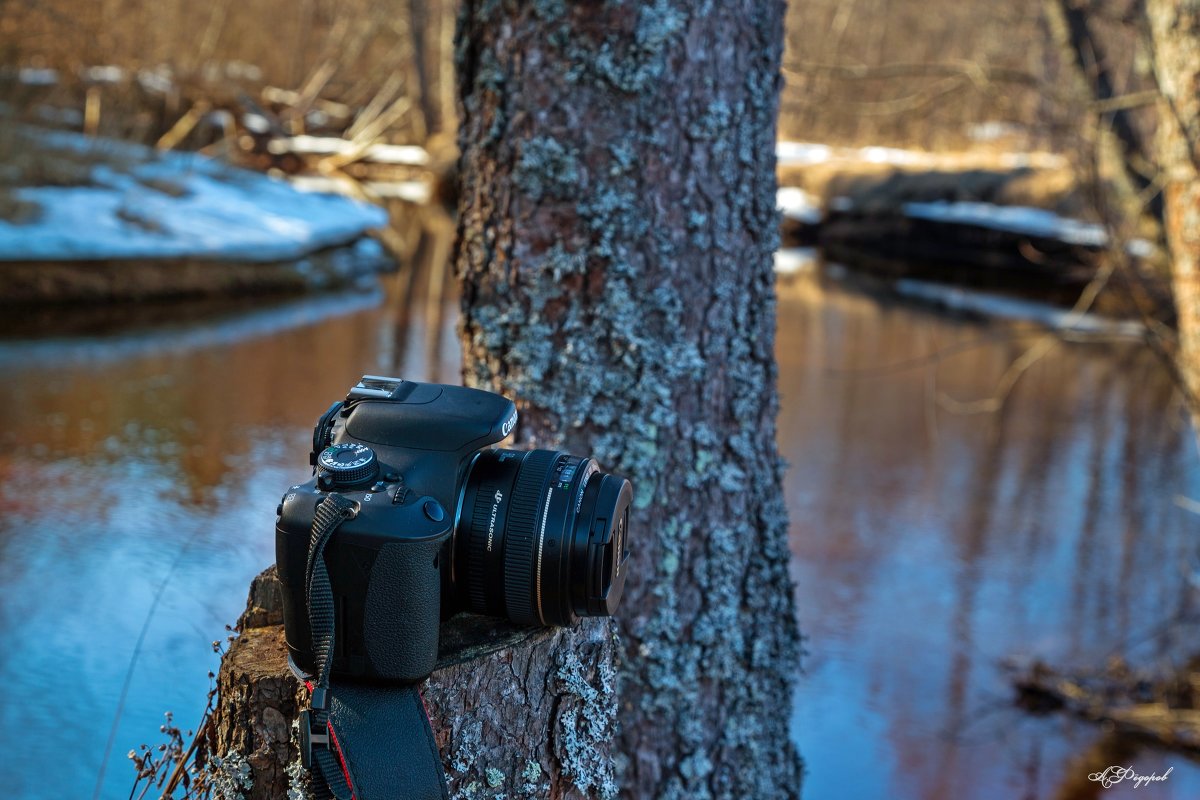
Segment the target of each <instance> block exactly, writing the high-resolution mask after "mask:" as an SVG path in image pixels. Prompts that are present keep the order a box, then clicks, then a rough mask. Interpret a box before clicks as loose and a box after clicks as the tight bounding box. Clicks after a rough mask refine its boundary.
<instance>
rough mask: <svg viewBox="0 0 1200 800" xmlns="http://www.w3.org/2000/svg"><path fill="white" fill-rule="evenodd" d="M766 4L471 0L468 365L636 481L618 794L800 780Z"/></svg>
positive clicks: (465, 47)
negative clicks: (793, 720)
mask: <svg viewBox="0 0 1200 800" xmlns="http://www.w3.org/2000/svg"><path fill="white" fill-rule="evenodd" d="M783 11H784V6H783V3H781V2H774V1H772V2H736V3H727V4H720V5H718V4H713V3H699V2H697V3H689V2H669V1H668V0H657V1H656V2H640V1H639V0H624V1H623V2H622V1H613V2H606V3H603V4H599V3H563V2H555V0H546V1H545V2H528V3H525V2H516V0H500V1H499V2H496V1H494V0H488V1H486V2H485V1H483V0H468V2H465V3H463V6H462V10H461V12H460V19H459V30H458V35H457V41H456V48H457V50H456V58H457V64H458V74H459V82H460V84H459V90H460V99H461V108H460V114H461V119H462V125H461V128H460V133H459V143H460V149H461V151H462V159H461V162H460V172H461V177H462V195H461V198H460V203H459V213H460V217H459V246H458V249H457V252H456V266H457V270H458V274H459V276H460V277H461V278H462V280H463V323H462V331H461V333H462V342H463V348H464V363H465V367H464V377H465V380H466V382H467V383H468V384H470V385H475V386H481V387H485V388H490V389H493V390H498V391H502V392H504V393H505V394H507V395H509V396H511V397H514V398H516V399H517V402H518V403H519V405H520V407H521V409H522V412H523V417H522V422H521V425H520V426H519V429H518V439H519V440H520V442H521V443H522V444H538V445H540V446H561V447H563V448H564V449H567V450H570V451H573V452H576V453H580V454H584V453H591V454H594V455H595V456H596V457H597V459H598V460H599V461H600V462H601V464H602V465H604V466H605V468H607V469H610V470H613V471H615V472H618V473H621V474H624V475H627V476H628V477H629V478H630V479H631V480H632V482H633V485H634V487H635V495H636V496H635V508H634V512H633V517H632V521H631V531H630V539H631V547H632V549H633V555H632V568H631V571H630V578H629V582H628V584H627V587H626V590H625V591H626V593H625V599H624V601H623V605H622V607H621V609H620V610H619V612H618V614H619V620H620V622H621V628H622V639H621V641H622V646H623V647H624V649H625V660H624V664H625V668H624V669H623V672H622V685H621V692H620V696H621V698H622V708H621V712H620V713H621V717H620V720H621V723H620V725H621V747H620V751H621V755H622V759H623V762H622V768H623V769H622V775H621V790H622V792H623V793H624V794H625V795H627V796H631V797H647V798H649V797H658V798H676V797H680V798H681V797H687V798H712V797H722V798H724V797H728V798H735V797H736V798H746V797H754V798H759V799H761V798H775V797H794V796H796V795H797V794H798V792H799V783H800V764H799V759H798V757H797V755H796V753H795V750H794V748H793V746H792V744H791V742H790V739H789V736H788V719H789V717H790V715H791V676H793V675H794V674H796V672H797V670H798V666H799V664H798V658H799V636H798V632H797V629H796V624H795V617H794V599H793V591H792V586H791V583H790V580H789V577H788V567H787V564H788V557H789V554H788V547H787V542H786V536H787V519H786V511H785V508H784V503H783V498H782V492H781V483H780V475H781V468H782V467H781V463H780V459H779V457H778V454H777V451H776V446H775V417H776V414H777V409H778V405H777V397H776V390H775V383H776V367H775V361H774V353H773V341H774V329H775V316H774V313H775V303H774V285H773V276H772V271H771V259H772V253H773V251H774V249H775V247H776V242H777V230H778V224H779V219H778V215H777V212H776V209H775V188H776V185H775V172H774V168H775V155H774V131H775V121H776V112H777V103H778V92H779V86H780V75H779V59H780V51H781V44H782V25H783Z"/></svg>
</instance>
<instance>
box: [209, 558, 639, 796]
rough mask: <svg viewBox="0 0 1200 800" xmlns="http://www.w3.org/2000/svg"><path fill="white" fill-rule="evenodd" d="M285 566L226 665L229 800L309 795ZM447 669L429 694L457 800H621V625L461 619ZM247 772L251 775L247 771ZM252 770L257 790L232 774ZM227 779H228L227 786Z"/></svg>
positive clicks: (222, 763)
mask: <svg viewBox="0 0 1200 800" xmlns="http://www.w3.org/2000/svg"><path fill="white" fill-rule="evenodd" d="M282 613H283V612H282V599H281V589H280V585H279V580H278V578H277V577H276V574H275V568H274V567H271V568H270V569H268V570H267V571H266V572H264V573H263V574H261V575H259V576H258V577H257V578H256V579H255V580H254V583H253V585H252V587H251V591H250V599H249V602H248V604H247V608H246V612H245V613H244V614H243V615H242V618H241V620H240V621H239V623H238V630H239V635H238V636H237V638H235V639H234V641H233V643H232V644H231V646H230V649H229V651H228V652H227V653H226V654H225V656H224V658H223V659H222V661H221V670H220V674H219V675H218V678H217V684H218V695H219V699H218V705H217V709H216V711H215V713H214V715H213V719H212V721H211V724H210V725H209V726H208V728H207V730H206V732H205V734H204V735H205V737H206V740H205V750H206V751H207V752H208V753H211V754H212V756H215V759H213V758H212V757H211V756H210V757H209V763H210V770H211V771H213V772H215V773H217V774H218V776H219V777H218V781H217V782H218V785H221V786H224V787H226V789H225V794H226V795H227V796H230V797H233V796H240V797H244V798H246V799H247V800H259V799H260V798H261V800H268V798H270V800H278V799H279V798H285V797H286V798H296V800H299V799H300V798H303V797H305V796H307V794H306V791H307V783H306V782H307V774H306V773H305V772H304V771H303V769H302V768H301V767H300V763H299V753H298V750H297V749H296V728H295V725H294V722H295V720H296V718H297V716H298V714H299V711H300V710H301V709H302V708H304V707H305V703H306V701H307V690H306V689H304V687H303V686H302V685H301V684H300V682H299V681H297V680H296V678H295V677H294V676H293V675H292V673H291V672H290V671H289V670H288V668H287V648H286V645H285V643H284V638H283V624H282ZM441 639H442V641H441V645H440V648H439V653H438V667H437V669H436V670H435V671H434V673H433V675H432V676H430V678H429V679H428V680H427V681H426V682H425V684H424V685H423V686H422V689H421V692H422V695H423V697H424V698H425V706H426V709H427V710H428V712H429V717H430V722H431V724H432V727H433V732H434V736H435V738H436V739H437V742H438V746H439V749H440V751H441V755H442V763H443V765H444V767H445V769H446V774H447V777H448V778H449V782H450V794H451V797H453V798H482V797H496V796H499V795H504V796H505V797H508V798H552V799H553V800H560V799H562V800H565V799H566V798H608V797H613V796H615V793H616V789H615V781H614V776H613V774H614V768H613V750H614V749H615V744H614V736H615V720H616V711H617V708H616V705H617V703H616V695H615V682H616V663H615V659H616V657H617V655H618V647H617V644H616V627H615V624H614V623H613V622H612V621H611V620H608V619H603V620H597V619H592V620H585V621H584V622H583V623H582V624H580V625H577V626H574V627H572V628H517V627H514V626H511V625H508V624H506V623H504V622H501V621H499V620H494V619H487V618H484V617H474V616H468V615H462V616H459V617H455V618H454V619H452V620H450V621H449V622H447V623H446V624H444V625H443V626H442V636H441ZM247 767H248V769H247ZM242 772H244V773H245V774H246V775H248V777H249V781H248V782H249V787H246V786H245V785H243V784H239V783H237V782H234V781H233V780H232V778H231V776H235V775H239V774H240V773H242ZM222 781H224V782H223V783H222Z"/></svg>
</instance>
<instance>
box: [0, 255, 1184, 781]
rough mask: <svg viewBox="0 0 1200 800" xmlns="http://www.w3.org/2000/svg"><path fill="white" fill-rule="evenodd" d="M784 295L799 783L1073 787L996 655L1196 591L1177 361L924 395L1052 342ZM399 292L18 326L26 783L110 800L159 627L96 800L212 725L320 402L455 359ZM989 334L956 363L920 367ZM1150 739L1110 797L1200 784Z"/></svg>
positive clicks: (0, 759)
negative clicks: (239, 625)
mask: <svg viewBox="0 0 1200 800" xmlns="http://www.w3.org/2000/svg"><path fill="white" fill-rule="evenodd" d="M780 290H781V302H780V313H779V320H780V336H779V348H778V351H779V356H780V387H781V391H782V395H783V413H782V416H781V420H780V445H781V449H782V450H783V453H784V455H785V456H786V457H787V458H788V459H789V461H790V462H791V464H792V468H791V469H790V470H789V472H788V475H787V492H788V499H789V505H790V508H791V512H792V519H793V533H792V545H793V550H794V552H795V554H796V556H797V559H796V563H795V565H794V574H795V576H796V579H797V585H798V596H799V601H800V613H801V622H802V626H803V628H804V630H805V632H806V634H807V635H808V637H809V639H808V649H809V651H810V655H809V656H808V657H807V659H806V661H805V671H806V674H805V676H804V677H803V679H802V680H801V683H800V692H799V695H798V697H797V699H796V705H795V710H794V713H793V720H794V729H795V736H796V739H797V741H798V742H799V745H800V748H801V750H802V752H803V753H804V756H805V757H806V759H807V761H808V769H809V774H808V783H807V785H806V796H807V797H808V798H816V799H817V800H824V799H825V798H896V799H900V798H939V797H947V798H949V797H954V798H1015V797H1039V798H1040V797H1053V796H1054V794H1055V792H1056V791H1057V788H1058V787H1059V786H1060V784H1061V783H1062V782H1063V781H1064V780H1065V779H1066V778H1068V777H1070V776H1071V775H1073V774H1074V772H1078V770H1077V769H1076V768H1075V767H1074V766H1072V763H1071V761H1072V759H1073V758H1076V757H1078V756H1080V755H1081V754H1083V753H1085V752H1086V751H1087V750H1088V749H1089V748H1090V747H1092V746H1093V744H1094V742H1095V740H1096V738H1097V732H1096V730H1095V729H1094V728H1092V727H1090V726H1087V725H1083V724H1080V723H1075V722H1072V721H1070V720H1067V719H1065V718H1062V717H1057V716H1052V717H1044V718H1032V717H1029V716H1027V715H1024V714H1022V713H1020V712H1017V711H1014V710H1012V709H1011V705H1010V703H1009V694H1008V691H1007V688H1006V683H1005V677H1004V674H1003V673H1002V672H1001V670H1000V669H999V666H998V664H999V663H1000V661H1001V660H1002V659H1004V658H1005V657H1009V656H1013V655H1028V656H1033V655H1037V656H1042V657H1044V658H1047V659H1053V660H1055V661H1061V662H1066V663H1089V659H1093V658H1098V657H1103V656H1104V655H1105V654H1107V653H1108V652H1110V651H1111V650H1112V649H1113V648H1114V647H1117V648H1119V647H1120V646H1121V645H1122V644H1124V643H1127V642H1130V641H1133V640H1140V639H1141V638H1144V636H1143V634H1145V633H1146V632H1147V631H1148V630H1150V629H1151V628H1153V626H1155V625H1156V624H1157V623H1158V622H1160V621H1161V620H1162V619H1163V617H1164V616H1167V615H1170V614H1171V613H1172V612H1174V611H1176V610H1178V609H1180V608H1185V609H1186V604H1187V603H1188V602H1189V600H1190V594H1189V591H1188V589H1187V587H1186V584H1185V580H1184V576H1183V573H1182V572H1181V569H1180V565H1181V564H1183V563H1188V564H1190V563H1191V562H1192V559H1193V558H1194V557H1195V548H1194V545H1193V542H1192V536H1191V534H1192V531H1194V530H1195V529H1196V518H1195V515H1194V514H1191V513H1190V512H1187V511H1185V510H1184V509H1183V508H1181V507H1180V506H1179V505H1177V504H1175V503H1174V502H1173V501H1174V498H1175V496H1176V495H1181V496H1185V497H1192V498H1196V497H1200V462H1198V460H1197V457H1196V455H1195V452H1194V447H1193V446H1192V444H1191V439H1190V433H1189V431H1188V430H1187V428H1186V427H1185V426H1184V425H1182V423H1181V422H1180V420H1181V415H1180V413H1179V409H1178V407H1177V405H1176V403H1177V400H1176V398H1175V395H1174V392H1173V391H1172V389H1171V388H1170V385H1169V383H1168V382H1167V380H1166V378H1165V376H1164V374H1163V371H1162V369H1161V367H1160V366H1159V365H1158V364H1157V363H1156V362H1155V361H1154V360H1153V359H1152V358H1151V357H1149V356H1148V355H1147V354H1145V353H1144V352H1140V351H1137V350H1134V349H1131V348H1129V347H1124V348H1120V347H1108V346H1097V345H1089V346H1078V345H1073V346H1063V347H1060V348H1056V349H1055V350H1053V351H1052V352H1051V353H1049V354H1048V355H1047V356H1046V357H1044V358H1043V359H1042V360H1041V361H1040V362H1038V364H1037V365H1035V366H1034V367H1033V368H1031V370H1030V371H1029V373H1028V374H1027V375H1025V376H1024V378H1023V379H1022V381H1021V382H1020V383H1018V385H1017V388H1016V389H1015V390H1014V392H1013V394H1012V396H1011V397H1010V398H1009V402H1008V403H1007V404H1006V406H1005V408H1004V410H1003V411H1002V412H1000V413H995V414H986V415H977V416H963V415H961V414H956V413H951V412H948V411H945V410H941V409H939V407H938V406H937V404H936V402H931V398H936V396H937V393H938V392H939V391H940V392H945V393H947V394H949V395H952V396H953V397H955V398H957V399H958V400H967V399H972V398H978V397H981V396H984V395H986V394H988V393H989V392H990V391H991V390H992V389H993V388H994V386H995V384H996V381H997V380H998V378H999V376H1000V375H1001V373H1003V371H1004V370H1005V368H1006V367H1007V365H1008V364H1010V363H1011V362H1012V361H1013V360H1014V359H1015V358H1016V357H1017V356H1019V355H1020V353H1021V351H1022V349H1023V347H1022V345H1023V344H1028V342H1029V341H1031V340H1030V339H1028V337H1027V338H1026V339H1024V340H1022V341H1021V342H1013V341H1011V340H1010V339H1009V338H1005V337H1007V336H1008V335H1009V334H1008V333H1006V332H1007V331H1009V329H1008V328H1007V327H1006V328H1003V329H998V328H986V327H980V326H977V325H973V324H969V323H966V322H961V321H954V320H950V319H946V318H942V317H938V316H934V315H930V314H926V313H923V312H920V311H917V310H913V309H909V308H900V307H889V306H887V305H886V304H882V303H880V302H877V301H875V300H872V299H870V298H867V297H865V296H862V295H859V294H855V293H853V292H849V291H846V290H844V289H842V288H839V287H837V286H828V285H822V283H821V281H820V280H818V279H816V278H814V277H812V276H800V277H797V278H794V279H788V280H787V281H784V282H783V283H781V287H780ZM392 308H393V304H392V302H391V301H390V300H389V299H387V298H386V297H383V296H374V297H366V298H362V297H354V296H343V297H331V298H316V299H311V300H304V301H298V302H293V303H287V304H283V305H280V306H276V307H273V308H271V309H267V310H262V311H253V312H247V311H244V310H243V311H236V312H230V313H229V314H228V315H227V316H225V317H223V318H215V319H214V318H211V317H209V318H205V319H202V320H197V321H192V322H187V323H180V324H177V325H173V326H172V325H168V326H165V327H164V326H163V324H162V323H161V320H157V321H155V323H154V324H153V326H151V327H148V328H143V329H133V330H129V329H127V328H122V329H120V330H118V331H116V332H113V331H107V332H103V333H95V334H88V335H79V336H75V337H73V338H69V339H50V340H47V339H37V340H25V341H17V340H13V339H8V340H5V341H3V342H0V404H2V406H0V407H3V408H4V409H5V413H4V416H3V421H2V422H0V445H2V446H3V447H2V450H0V453H2V454H0V586H3V587H4V589H5V592H4V600H3V603H0V641H2V642H4V644H5V647H4V648H3V649H0V680H3V682H4V686H5V695H6V698H7V700H6V702H4V703H0V774H3V775H4V776H5V777H6V779H7V780H6V788H7V789H8V793H9V795H10V796H13V797H21V798H63V797H87V796H90V794H91V791H92V787H93V784H94V783H95V778H96V774H97V771H98V770H99V767H100V764H101V761H102V759H103V755H104V751H105V746H106V741H107V739H108V734H109V728H110V725H111V722H112V720H113V717H114V714H115V713H116V711H117V708H118V705H119V702H120V696H121V691H122V685H123V683H124V681H125V679H126V674H127V671H128V668H129V665H130V663H131V659H134V656H135V653H136V659H135V660H134V668H133V670H132V673H131V680H130V684H129V692H128V698H127V701H126V702H125V704H124V708H123V711H122V713H121V717H120V725H119V726H118V728H117V732H116V737H115V741H114V745H113V748H112V752H113V755H112V758H111V760H110V764H109V767H108V770H107V775H106V780H105V783H104V792H103V796H104V797H113V798H123V797H125V796H126V794H127V793H128V790H129V786H130V783H131V778H132V770H131V768H130V766H129V764H128V762H127V761H126V759H125V753H126V752H127V751H129V750H130V749H131V748H133V747H135V746H137V745H138V744H141V743H143V742H145V743H157V741H158V740H159V739H158V736H159V735H158V732H157V729H158V725H159V724H160V723H161V721H162V714H163V712H164V711H167V710H172V711H174V712H176V719H177V721H178V722H179V723H180V724H182V725H183V726H184V727H187V726H191V725H194V724H195V721H196V719H197V718H198V716H199V714H200V711H201V709H202V707H203V700H204V695H205V693H206V691H207V689H208V686H209V681H208V678H207V675H206V673H207V672H208V670H210V669H215V668H216V665H217V658H216V656H215V655H214V654H213V653H212V648H211V644H212V642H213V641H214V640H221V639H222V638H223V637H224V635H225V631H224V625H225V624H226V623H231V622H233V621H234V620H235V619H236V617H237V614H238V613H239V612H240V610H241V609H242V607H243V605H244V602H245V594H246V588H247V585H248V583H249V580H250V578H251V577H252V576H253V575H254V574H255V573H257V572H258V571H259V570H260V569H262V568H263V567H264V566H266V565H267V564H268V563H270V561H271V560H272V559H273V555H274V554H273V545H272V537H271V534H270V531H271V526H272V524H273V519H274V518H273V512H274V508H275V503H276V502H277V500H278V496H279V494H280V491H281V489H282V488H283V487H286V486H287V485H288V484H289V483H290V482H292V481H293V480H295V479H297V478H298V477H302V476H303V475H304V474H305V473H306V471H307V454H308V448H309V444H308V441H309V436H310V435H311V426H312V423H313V421H314V419H315V417H316V415H317V414H319V412H320V411H321V410H323V409H324V408H325V407H326V405H327V404H328V403H329V402H331V401H332V400H333V399H336V398H337V397H339V396H341V395H342V394H344V392H345V390H346V387H347V386H349V385H350V384H351V383H353V381H354V380H355V379H356V378H357V377H358V376H359V375H360V374H362V373H364V372H385V373H386V372H390V371H393V370H402V371H403V372H405V373H406V374H407V375H409V376H411V377H415V378H418V379H427V380H447V381H453V380H456V378H457V359H456V355H455V352H456V351H455V349H454V347H453V341H454V333H453V318H452V315H448V316H447V317H446V319H445V320H444V322H443V324H442V325H441V328H440V332H439V333H438V335H437V336H428V335H426V331H427V330H429V329H430V328H431V327H437V326H431V325H428V324H426V322H425V321H424V320H423V319H421V318H420V316H413V317H412V318H411V319H405V320H401V319H398V318H397V315H396V314H395V313H393V311H392V310H391V309H392ZM67 322H68V321H67V320H60V321H59V322H58V323H56V324H57V325H58V326H59V328H60V329H61V328H62V326H64V325H66V324H67ZM105 327H106V326H104V325H99V324H98V323H96V322H94V321H88V322H87V324H86V325H83V324H82V323H81V324H80V326H78V327H77V328H76V329H86V330H96V329H105ZM118 327H119V326H118ZM989 337H990V338H989ZM981 338H982V339H983V341H982V343H981V344H979V345H978V346H975V347H971V348H969V349H965V350H963V351H962V352H961V353H959V354H958V355H955V356H953V357H951V358H947V359H946V360H944V361H942V362H940V363H938V364H936V365H935V366H929V365H927V364H924V363H918V364H915V365H914V364H909V365H907V366H905V365H902V364H900V362H904V361H905V360H909V359H914V358H917V359H919V358H920V357H921V356H922V355H923V354H926V353H928V352H930V351H931V350H932V349H934V348H937V347H941V348H943V349H944V348H947V347H950V346H952V345H953V343H955V342H961V341H973V340H977V339H981ZM889 365H891V366H892V367H893V368H884V367H888V366H889ZM897 365H899V366H903V367H904V368H894V367H896V366H897ZM151 610H152V613H150V612H151ZM148 613H149V614H150V615H149V617H148ZM147 619H148V620H149V621H148V623H147ZM143 627H144V630H145V635H144V638H143V640H142V643H141V647H140V649H138V645H137V643H138V640H139V637H140V636H142V633H143ZM1138 652H1139V654H1140V655H1141V656H1142V657H1144V658H1145V659H1157V658H1161V657H1162V652H1163V650H1162V648H1161V647H1160V643H1159V642H1157V641H1156V640H1155V641H1149V642H1143V643H1142V644H1141V646H1140V649H1139V651H1138ZM1136 765H1137V767H1138V769H1139V771H1143V772H1148V771H1151V770H1153V769H1158V770H1159V771H1162V769H1165V768H1166V767H1167V766H1174V767H1175V771H1174V772H1173V773H1172V775H1171V778H1170V780H1169V781H1168V782H1167V783H1166V784H1164V785H1160V786H1159V787H1155V788H1152V789H1142V790H1140V791H1139V792H1138V793H1137V794H1136V795H1134V794H1132V793H1131V792H1127V791H1123V790H1122V789H1121V788H1120V787H1118V788H1113V789H1110V790H1107V792H1106V793H1105V795H1104V796H1105V797H1106V798H1107V797H1113V798H1116V797H1125V796H1137V797H1179V798H1182V797H1195V796H1197V795H1200V770H1197V768H1196V767H1194V766H1192V765H1190V764H1189V763H1188V762H1186V761H1184V760H1182V759H1180V758H1178V757H1175V756H1169V755H1163V754H1159V753H1156V752H1154V751H1148V750H1147V751H1142V752H1141V754H1140V755H1139V756H1138V757H1137V761H1136ZM1062 797H1064V798H1065V797H1067V795H1062Z"/></svg>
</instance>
